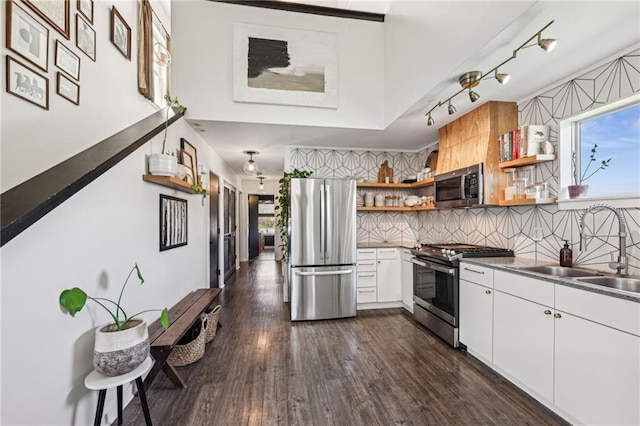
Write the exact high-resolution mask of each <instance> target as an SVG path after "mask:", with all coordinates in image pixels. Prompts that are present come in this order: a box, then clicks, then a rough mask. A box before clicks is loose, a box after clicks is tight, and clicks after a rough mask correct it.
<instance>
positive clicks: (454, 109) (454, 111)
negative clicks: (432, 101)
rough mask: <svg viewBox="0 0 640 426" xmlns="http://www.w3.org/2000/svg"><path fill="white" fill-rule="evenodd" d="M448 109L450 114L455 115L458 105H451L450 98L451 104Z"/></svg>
mask: <svg viewBox="0 0 640 426" xmlns="http://www.w3.org/2000/svg"><path fill="white" fill-rule="evenodd" d="M447 111H449V115H453V114H455V113H456V107H454V106H453V105H451V99H449V106H448V107H447Z"/></svg>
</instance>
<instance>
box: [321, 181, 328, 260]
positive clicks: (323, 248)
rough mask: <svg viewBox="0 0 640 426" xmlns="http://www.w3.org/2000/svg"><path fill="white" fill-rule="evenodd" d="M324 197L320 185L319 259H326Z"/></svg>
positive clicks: (322, 187) (322, 186)
mask: <svg viewBox="0 0 640 426" xmlns="http://www.w3.org/2000/svg"><path fill="white" fill-rule="evenodd" d="M325 201H326V200H325V198H324V185H320V259H322V260H324V259H326V256H325V253H324V252H325V249H326V247H327V246H326V243H327V242H326V232H327V231H326V229H325V225H326V221H327V215H326V208H325V205H324V204H325Z"/></svg>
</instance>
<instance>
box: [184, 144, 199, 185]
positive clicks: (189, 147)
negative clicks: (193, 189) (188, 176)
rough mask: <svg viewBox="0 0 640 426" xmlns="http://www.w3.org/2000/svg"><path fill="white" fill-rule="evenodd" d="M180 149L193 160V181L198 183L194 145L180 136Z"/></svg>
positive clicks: (196, 156) (196, 154) (196, 157)
mask: <svg viewBox="0 0 640 426" xmlns="http://www.w3.org/2000/svg"><path fill="white" fill-rule="evenodd" d="M180 149H181V150H183V151H184V152H186V153H187V154H189V155H190V156H191V160H192V161H193V173H194V175H193V180H194V183H198V184H199V183H200V179H199V174H198V153H197V150H196V147H195V146H193V145H191V144H190V143H189V141H187V140H186V139H185V138H180Z"/></svg>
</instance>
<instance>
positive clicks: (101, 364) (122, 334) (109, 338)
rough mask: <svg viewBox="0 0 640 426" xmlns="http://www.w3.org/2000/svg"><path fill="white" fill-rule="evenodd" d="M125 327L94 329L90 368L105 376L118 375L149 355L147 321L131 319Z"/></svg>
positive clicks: (112, 326) (133, 367)
mask: <svg viewBox="0 0 640 426" xmlns="http://www.w3.org/2000/svg"><path fill="white" fill-rule="evenodd" d="M125 327H126V328H125V329H124V330H118V329H117V328H116V326H115V324H113V323H112V324H107V325H104V326H102V327H98V328H97V329H96V342H95V346H94V350H93V368H95V369H96V371H97V372H99V373H101V374H104V375H105V376H119V375H121V374H126V373H128V372H129V371H132V370H134V369H135V368H136V367H137V366H139V365H140V364H142V362H143V361H144V360H145V359H147V357H148V356H149V332H148V331H147V322H146V321H143V320H138V319H134V320H131V321H129V322H128V323H127V324H126V326H125Z"/></svg>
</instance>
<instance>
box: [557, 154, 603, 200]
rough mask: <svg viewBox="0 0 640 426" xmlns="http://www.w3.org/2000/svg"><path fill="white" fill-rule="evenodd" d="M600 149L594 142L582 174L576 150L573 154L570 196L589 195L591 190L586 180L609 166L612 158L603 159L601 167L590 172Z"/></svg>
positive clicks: (569, 187)
mask: <svg viewBox="0 0 640 426" xmlns="http://www.w3.org/2000/svg"><path fill="white" fill-rule="evenodd" d="M597 149H598V144H594V145H593V148H591V154H590V155H589V162H588V163H587V165H586V167H585V168H584V171H583V172H582V176H581V175H580V170H579V168H578V162H577V160H576V153H575V151H574V152H573V153H572V154H571V165H572V167H573V183H574V184H573V185H569V186H568V187H567V190H568V191H569V198H583V197H586V196H587V191H588V190H589V185H585V184H584V182H585V181H586V180H587V179H589V178H590V177H591V176H593V175H595V174H596V173H597V172H598V171H600V170H604V169H606V168H607V167H609V162H611V158H608V159H606V160H602V161H601V162H600V167H598V168H597V169H595V170H593V169H592V171H591V173H589V169H590V168H591V165H592V164H593V163H595V162H597V160H596V151H597Z"/></svg>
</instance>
